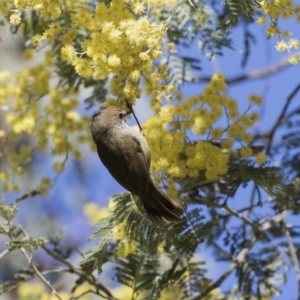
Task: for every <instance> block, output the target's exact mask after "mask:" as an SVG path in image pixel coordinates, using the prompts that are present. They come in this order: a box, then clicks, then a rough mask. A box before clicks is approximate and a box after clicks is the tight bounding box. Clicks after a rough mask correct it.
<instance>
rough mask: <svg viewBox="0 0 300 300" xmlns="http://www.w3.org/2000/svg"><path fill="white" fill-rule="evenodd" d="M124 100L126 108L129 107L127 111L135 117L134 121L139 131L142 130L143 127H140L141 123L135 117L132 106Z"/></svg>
mask: <svg viewBox="0 0 300 300" xmlns="http://www.w3.org/2000/svg"><path fill="white" fill-rule="evenodd" d="M125 102H126V106H127V108H128V109H129V113H132V115H133V117H134V119H135V121H136V123H137V124H138V126H139V129H140V131H141V132H142V131H143V129H142V126H141V124H140V122H139V120H138V118H137V117H136V115H135V113H134V110H133V107H132V105H131V104H129V102H128V101H127V100H126V99H125Z"/></svg>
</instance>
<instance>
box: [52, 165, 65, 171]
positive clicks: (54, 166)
mask: <svg viewBox="0 0 300 300" xmlns="http://www.w3.org/2000/svg"><path fill="white" fill-rule="evenodd" d="M53 168H54V170H55V171H56V172H58V173H61V172H62V171H63V170H64V165H63V164H62V163H55V164H54V165H53Z"/></svg>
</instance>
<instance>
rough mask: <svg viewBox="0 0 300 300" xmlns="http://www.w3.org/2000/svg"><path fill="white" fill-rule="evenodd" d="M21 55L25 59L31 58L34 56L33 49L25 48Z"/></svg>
mask: <svg viewBox="0 0 300 300" xmlns="http://www.w3.org/2000/svg"><path fill="white" fill-rule="evenodd" d="M23 57H24V59H25V60H32V59H33V58H34V57H35V51H34V50H33V49H26V50H25V51H24V52H23Z"/></svg>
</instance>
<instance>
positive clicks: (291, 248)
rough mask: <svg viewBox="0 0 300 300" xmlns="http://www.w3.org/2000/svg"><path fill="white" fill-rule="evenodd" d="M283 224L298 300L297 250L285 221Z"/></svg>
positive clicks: (299, 267) (299, 286) (299, 296)
mask: <svg viewBox="0 0 300 300" xmlns="http://www.w3.org/2000/svg"><path fill="white" fill-rule="evenodd" d="M281 223H282V225H283V229H284V233H285V237H286V240H287V244H288V247H289V251H290V254H291V258H292V263H293V265H294V269H295V273H296V279H297V285H298V298H297V299H298V300H300V266H299V260H298V257H297V252H296V249H295V246H294V243H293V240H292V238H291V234H290V231H289V229H288V228H287V226H286V224H285V222H283V221H282V222H281Z"/></svg>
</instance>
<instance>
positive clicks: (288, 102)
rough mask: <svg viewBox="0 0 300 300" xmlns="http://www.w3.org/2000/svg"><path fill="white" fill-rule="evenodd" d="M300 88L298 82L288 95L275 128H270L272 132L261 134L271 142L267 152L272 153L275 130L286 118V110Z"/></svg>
mask: <svg viewBox="0 0 300 300" xmlns="http://www.w3.org/2000/svg"><path fill="white" fill-rule="evenodd" d="M299 90H300V83H298V84H297V86H296V87H295V88H294V90H293V91H292V92H291V93H290V95H289V96H288V97H287V99H286V102H285V105H284V107H283V109H282V111H281V114H280V116H279V117H278V119H277V121H276V123H275V124H274V126H273V128H272V129H271V130H270V132H269V133H267V134H266V135H263V136H260V137H262V138H268V140H269V144H268V147H267V149H266V153H267V154H268V153H270V149H271V146H272V141H273V137H274V134H275V131H276V130H277V128H278V127H279V126H280V125H281V124H282V123H283V121H284V119H285V114H286V111H287V110H288V108H289V105H290V104H291V102H292V100H293V98H294V97H295V96H296V94H297V93H298V91H299Z"/></svg>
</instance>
